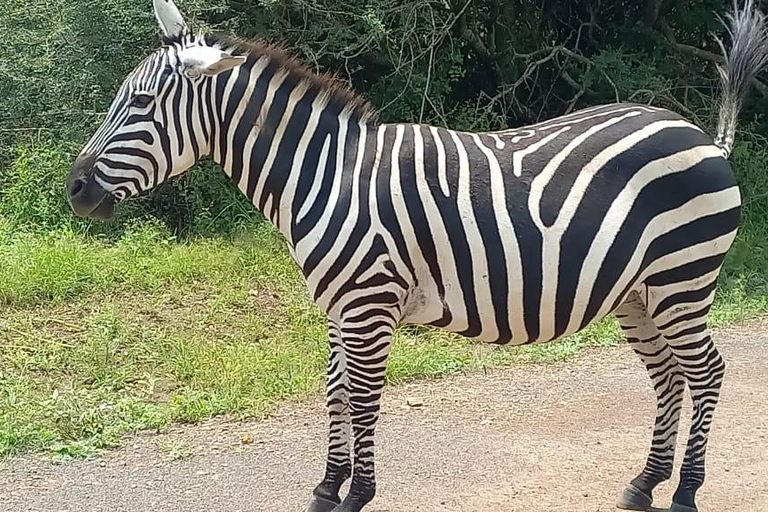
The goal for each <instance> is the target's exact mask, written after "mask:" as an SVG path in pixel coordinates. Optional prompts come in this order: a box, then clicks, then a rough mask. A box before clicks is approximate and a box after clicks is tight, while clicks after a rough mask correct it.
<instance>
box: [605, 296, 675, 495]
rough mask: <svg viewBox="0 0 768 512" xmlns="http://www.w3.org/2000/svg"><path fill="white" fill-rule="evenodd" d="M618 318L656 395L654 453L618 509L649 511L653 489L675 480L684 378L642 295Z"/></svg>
mask: <svg viewBox="0 0 768 512" xmlns="http://www.w3.org/2000/svg"><path fill="white" fill-rule="evenodd" d="M616 318H617V319H618V320H619V324H620V325H621V328H622V329H623V330H624V333H625V334H626V337H627V341H628V342H629V344H630V346H631V347H632V349H633V350H634V351H635V353H636V354H637V355H638V356H639V357H640V359H641V360H642V361H643V364H644V365H645V368H646V369H647V370H648V375H649V376H650V378H651V381H652V382H653V387H654V389H655V391H656V421H655V424H654V428H653V440H652V442H651V450H650V452H649V454H648V458H647V460H646V463H645V467H644V468H643V471H642V472H641V473H640V474H639V475H638V476H637V477H635V478H634V479H633V480H632V482H631V483H630V484H629V485H628V486H627V487H626V489H624V492H623V493H622V495H621V497H620V498H619V501H618V503H617V506H618V507H619V508H622V509H625V510H647V509H648V508H649V507H650V506H651V504H652V503H653V490H654V488H656V486H657V485H659V484H660V483H661V482H664V481H666V480H669V478H670V477H671V476H672V470H673V466H674V462H675V443H676V440H677V433H678V425H679V422H680V410H681V408H682V402H683V393H684V392H685V376H684V375H683V371H682V369H681V368H680V366H679V365H678V363H677V358H675V356H674V354H672V351H671V350H670V348H669V345H667V342H666V340H665V339H664V337H663V336H662V335H661V333H660V332H659V330H658V329H657V328H656V326H655V324H654V323H653V320H652V319H651V317H650V315H648V311H647V309H646V307H645V304H644V303H643V301H642V299H641V298H640V295H639V294H637V293H633V294H631V295H630V296H629V297H628V298H627V300H626V302H625V303H624V304H623V305H622V306H620V307H619V309H618V310H616Z"/></svg>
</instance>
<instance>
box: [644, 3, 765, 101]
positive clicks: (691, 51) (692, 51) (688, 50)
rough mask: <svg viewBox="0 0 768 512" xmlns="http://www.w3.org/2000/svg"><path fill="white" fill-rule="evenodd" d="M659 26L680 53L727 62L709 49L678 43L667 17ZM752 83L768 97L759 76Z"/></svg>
mask: <svg viewBox="0 0 768 512" xmlns="http://www.w3.org/2000/svg"><path fill="white" fill-rule="evenodd" d="M659 27H661V33H662V34H663V35H664V39H665V40H666V42H667V44H668V45H669V46H670V47H671V48H672V49H673V50H675V51H677V52H678V53H683V54H686V55H692V56H694V57H698V58H699V59H702V60H708V61H710V62H715V63H717V64H722V63H724V62H725V57H723V56H722V55H718V54H716V53H712V52H708V51H707V50H702V49H701V48H697V47H695V46H691V45H688V44H683V43H678V42H677V39H676V38H675V34H674V32H672V28H671V27H670V26H669V23H667V20H666V19H664V18H661V19H660V20H659ZM752 85H754V86H755V89H757V90H758V91H759V92H760V94H761V95H762V96H763V97H764V98H768V85H766V84H765V83H763V82H761V81H760V80H758V79H757V78H755V79H753V80H752Z"/></svg>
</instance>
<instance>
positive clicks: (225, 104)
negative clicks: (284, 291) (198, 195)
mask: <svg viewBox="0 0 768 512" xmlns="http://www.w3.org/2000/svg"><path fill="white" fill-rule="evenodd" d="M260 64H262V61H257V62H256V63H254V64H253V65H252V66H249V67H248V68H247V69H245V68H244V69H241V70H240V72H239V73H238V74H236V73H233V76H232V77H228V78H227V79H225V80H223V81H222V83H220V84H217V86H216V89H217V90H218V91H219V92H218V94H217V96H218V98H221V102H220V104H219V105H218V108H217V110H218V112H219V123H218V124H219V126H218V127H217V128H218V129H214V130H212V131H213V133H214V134H215V138H214V143H213V157H214V160H216V161H217V162H218V163H220V164H221V165H222V167H223V169H224V172H225V173H226V174H227V175H229V176H230V178H231V179H232V180H233V182H234V183H235V184H236V185H237V187H238V188H239V189H240V191H241V192H243V193H244V194H245V195H246V197H248V199H249V200H250V201H251V203H252V204H253V205H254V206H255V207H256V208H257V209H258V210H259V211H260V212H261V213H262V214H264V215H265V217H267V218H268V219H269V220H271V221H272V223H273V224H275V225H276V226H277V227H278V229H280V231H281V232H282V234H283V235H284V236H285V237H286V239H287V240H288V242H289V243H290V244H291V246H293V245H294V244H295V243H296V242H297V241H298V238H300V236H301V231H302V230H301V229H299V227H298V225H299V224H300V223H302V222H312V219H315V221H316V220H317V218H318V217H319V216H320V215H322V214H323V213H324V212H325V208H326V206H327V204H328V197H329V196H330V194H331V189H333V188H334V187H335V186H337V185H338V183H339V182H342V181H349V180H342V179H341V177H342V175H344V174H349V173H352V172H354V166H355V160H356V159H357V154H358V153H362V152H361V151H360V150H359V149H358V146H359V140H360V137H361V133H362V132H363V131H366V130H367V124H366V122H365V121H364V120H361V119H360V118H359V116H355V115H354V114H351V113H350V112H349V111H348V109H346V108H344V105H341V104H338V103H337V102H333V101H330V102H329V95H328V92H327V91H323V90H310V89H309V88H308V86H307V84H306V82H303V81H297V80H292V79H291V76H290V75H289V74H288V73H286V72H281V70H279V69H278V70H271V71H270V69H269V66H268V65H266V64H264V65H260ZM233 82H234V83H233ZM368 131H370V130H368ZM337 192H338V191H337Z"/></svg>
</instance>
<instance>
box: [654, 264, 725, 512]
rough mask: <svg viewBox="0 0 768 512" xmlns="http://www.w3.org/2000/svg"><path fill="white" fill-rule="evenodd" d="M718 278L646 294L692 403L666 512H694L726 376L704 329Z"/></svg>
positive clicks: (660, 287)
mask: <svg viewBox="0 0 768 512" xmlns="http://www.w3.org/2000/svg"><path fill="white" fill-rule="evenodd" d="M717 274H718V269H716V270H714V271H712V272H709V273H707V274H704V275H701V276H700V277H697V278H696V279H694V280H691V281H688V282H686V283H666V282H664V283H661V282H660V283H655V284H656V286H655V287H654V286H653V284H651V286H649V290H648V291H649V308H648V310H649V311H651V312H652V318H653V321H654V323H655V324H656V326H657V328H658V329H659V331H660V332H661V333H662V334H663V335H664V338H665V339H666V341H667V344H668V345H669V348H670V350H671V352H672V354H674V356H675V358H676V359H677V362H678V364H679V365H680V368H681V369H682V371H683V373H684V375H685V378H686V380H687V382H688V389H689V390H690V394H691V401H692V403H693V417H692V420H691V428H690V432H689V435H688V444H687V447H686V451H685V459H684V460H683V465H682V468H681V470H680V483H679V484H678V487H677V490H676V491H675V494H674V496H673V498H672V500H673V503H672V508H671V509H670V512H696V510H697V508H696V500H695V499H696V492H697V491H698V489H699V488H700V487H701V485H702V484H703V483H704V474H705V470H704V466H705V464H704V462H705V455H706V450H707V439H708V438H709V431H710V429H711V426H712V419H713V416H714V412H715V407H716V406H717V402H718V399H719V396H720V387H721V386H722V382H723V377H724V375H725V362H724V361H723V358H722V357H721V356H720V353H719V352H718V350H717V348H716V347H715V345H714V343H713V342H712V338H711V337H710V334H709V329H708V328H707V314H708V313H709V308H710V306H711V305H712V301H713V299H714V296H715V282H716V279H717ZM659 280H660V281H661V279H659Z"/></svg>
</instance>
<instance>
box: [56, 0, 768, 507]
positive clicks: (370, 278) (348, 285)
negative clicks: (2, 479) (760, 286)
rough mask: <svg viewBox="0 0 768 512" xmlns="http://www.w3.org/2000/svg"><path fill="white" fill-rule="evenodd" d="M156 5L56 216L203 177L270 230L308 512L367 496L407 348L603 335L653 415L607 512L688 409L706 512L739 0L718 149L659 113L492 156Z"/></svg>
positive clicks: (633, 107) (665, 475) (666, 447)
mask: <svg viewBox="0 0 768 512" xmlns="http://www.w3.org/2000/svg"><path fill="white" fill-rule="evenodd" d="M153 2H154V10H155V15H156V17H157V20H158V22H159V25H160V28H161V29H162V32H163V40H162V41H163V43H162V46H161V48H160V49H158V50H157V51H155V52H154V53H153V54H151V55H150V56H149V57H147V58H146V60H144V61H143V62H142V63H141V64H140V65H139V66H138V67H137V68H136V69H135V70H134V71H133V72H132V73H131V74H130V75H129V76H128V77H127V79H126V80H125V82H124V83H123V85H122V86H121V87H120V89H119V91H118V93H117V96H116V98H115V99H114V101H113V103H112V105H111V107H110V109H109V111H108V113H107V115H106V118H105V120H104V122H103V124H102V125H101V126H100V128H98V130H97V131H96V133H95V134H94V135H93V137H92V138H91V139H90V141H89V142H87V144H86V145H85V146H84V148H83V150H82V152H81V153H80V155H79V156H78V157H77V158H76V160H75V162H74V164H73V167H72V169H71V171H70V174H69V176H68V178H67V181H66V189H67V194H68V199H69V202H70V205H71V207H72V209H73V211H74V212H75V214H77V215H79V216H83V217H90V218H95V219H104V218H109V217H111V216H112V215H113V214H114V208H115V205H116V204H117V203H119V202H120V201H123V200H125V199H127V198H129V197H132V196H136V195H138V194H141V193H144V192H147V191H149V190H151V189H154V188H155V187H157V186H158V185H160V184H161V183H163V182H165V181H167V180H169V179H171V178H173V177H175V176H178V175H180V174H182V173H183V172H185V171H186V170H187V169H189V168H190V167H191V166H192V165H193V164H194V163H195V162H197V161H198V160H199V159H201V158H203V157H211V158H212V159H213V160H215V161H216V162H217V163H219V164H220V165H221V166H222V168H223V170H224V172H225V173H226V174H227V175H229V176H230V177H231V178H232V180H233V181H234V183H235V184H236V185H237V186H238V188H239V189H240V190H241V191H242V192H243V193H244V194H245V195H246V196H247V197H248V198H249V199H250V200H251V202H252V203H253V205H254V206H255V207H256V208H257V209H258V210H260V211H261V212H262V213H263V214H264V215H265V217H266V218H268V219H269V220H270V221H271V222H272V223H273V224H274V225H275V226H276V227H277V229H279V230H280V232H281V233H282V234H283V236H284V237H285V239H286V241H287V246H288V249H289V251H290V253H291V255H292V257H293V258H294V260H295V261H296V262H297V264H298V267H299V268H300V269H301V271H302V273H303V275H304V277H305V279H306V283H307V287H308V290H309V293H310V294H311V296H312V297H313V299H314V301H315V302H316V304H317V305H318V307H319V308H320V309H321V310H322V311H323V312H324V313H325V314H326V316H327V320H328V342H329V345H330V355H329V365H328V374H327V409H328V416H329V420H328V423H329V427H328V430H329V437H328V452H327V460H326V468H325V474H324V476H323V478H322V480H321V482H320V483H319V484H318V485H317V487H315V489H314V491H313V493H312V496H311V500H310V502H309V505H308V507H307V509H306V510H307V511H308V512H330V511H333V512H359V511H360V510H361V509H362V508H363V507H364V506H366V505H367V504H368V503H369V502H370V501H371V500H372V499H373V497H374V495H375V490H376V483H375V471H374V432H375V428H376V424H377V420H378V417H379V401H380V397H381V394H382V389H383V387H384V384H385V369H386V363H387V357H388V354H389V352H390V347H391V342H392V336H393V332H394V330H395V328H396V327H397V326H398V325H400V324H418V325H427V326H434V327H438V328H442V329H446V330H449V331H452V332H455V333H459V334H461V335H463V336H466V337H470V338H475V339H478V340H480V341H484V342H489V343H496V344H511V345H522V344H527V343H534V342H548V341H552V340H556V339H559V338H562V337H564V336H567V335H570V334H573V333H575V332H577V331H580V330H582V329H584V328H585V327H587V326H588V325H590V324H592V323H593V322H595V321H597V320H599V319H601V318H603V317H605V316H607V315H609V314H611V313H613V314H615V316H616V317H617V318H618V322H619V324H620V325H621V327H622V329H623V330H624V332H625V334H626V338H627V340H628V342H629V344H630V346H631V347H632V349H634V351H635V352H636V353H637V354H638V356H639V357H640V359H641V360H642V362H643V363H644V364H645V366H646V367H647V370H648V373H649V374H650V378H651V380H652V382H653V386H654V388H655V392H656V398H657V413H656V419H655V425H654V430H653V436H652V442H651V448H650V452H649V455H648V457H647V461H646V463H645V466H644V468H643V469H642V471H641V472H640V473H639V475H638V476H637V477H636V478H634V479H633V480H632V481H631V483H629V484H628V486H627V487H626V488H625V489H624V490H623V492H622V493H621V495H620V498H619V501H618V506H619V507H620V508H624V509H628V510H647V509H648V508H649V507H650V506H651V504H652V500H653V494H652V493H653V490H654V488H655V487H656V486H657V485H658V484H659V483H661V482H663V481H665V480H667V479H669V478H671V476H672V473H673V462H674V453H675V444H676V437H677V434H678V424H679V418H680V413H681V407H682V401H683V394H684V391H685V388H686V386H687V387H688V389H689V390H690V393H691V396H692V400H693V416H692V425H691V428H690V433H689V437H688V444H687V448H686V451H685V456H684V461H683V464H682V468H681V471H680V482H679V486H678V487H677V489H676V491H675V493H674V496H673V504H672V508H671V510H672V511H674V512H695V511H696V510H697V506H696V503H695V497H696V493H697V491H698V489H699V488H700V487H701V486H702V483H703V481H704V475H705V463H704V461H705V452H706V446H707V439H708V434H709V431H710V428H711V425H712V419H713V414H714V411H715V407H716V404H717V401H718V396H719V390H720V388H721V384H722V381H723V377H724V374H725V363H724V361H723V358H722V357H721V356H720V354H719V352H718V350H717V348H716V347H715V345H714V344H713V342H712V339H711V337H710V334H709V331H708V327H707V315H708V312H709V309H710V306H711V304H712V301H713V297H714V294H715V286H716V281H717V279H718V275H719V272H720V268H721V265H722V263H723V260H724V257H725V255H726V253H727V251H728V250H729V248H730V246H731V244H732V242H733V240H734V237H735V235H736V232H737V229H738V225H739V215H740V205H741V198H740V192H739V188H738V186H737V183H736V180H735V177H734V174H733V172H732V170H731V167H730V164H729V163H728V160H727V159H728V157H729V155H730V153H731V150H732V147H733V143H734V134H735V131H736V119H737V116H738V113H739V110H740V107H741V103H742V100H743V97H744V96H745V94H746V93H747V91H748V88H749V84H750V82H751V80H753V79H754V77H755V76H756V75H757V73H758V72H760V71H761V70H762V69H763V68H764V67H765V65H766V63H767V62H768V30H766V23H765V22H766V19H765V16H764V15H763V14H762V13H761V12H760V11H759V10H758V9H757V8H756V7H755V6H754V5H753V2H752V0H746V2H745V4H744V5H743V6H742V7H741V8H739V6H738V5H736V4H734V6H733V10H732V11H731V12H730V13H729V14H728V15H727V16H726V20H725V21H724V24H725V25H726V27H727V29H728V31H729V33H730V37H731V39H732V48H731V50H730V52H728V51H726V50H725V48H724V47H723V44H722V43H720V46H721V49H722V51H723V53H724V61H723V64H722V65H721V66H720V67H719V72H720V80H721V83H722V92H723V96H722V102H721V106H720V116H719V123H718V128H717V135H716V137H715V138H714V140H713V138H712V137H710V136H709V135H707V134H706V133H705V132H704V131H703V130H702V129H700V128H699V127H697V126H695V125H693V124H691V123H690V122H688V121H686V120H685V119H684V118H682V117H681V116H679V115H677V114H675V113H673V112H670V111H668V110H665V109H662V108H658V107H654V106H648V105H640V104H625V103H617V104H610V105H599V106H594V107H591V108H586V109H583V110H579V111H577V112H574V113H571V114H569V115H565V116H562V117H558V118H555V119H550V120H547V121H544V122H541V123H538V124H535V125H531V126H526V127H522V128H515V129H511V130H506V131H500V132H492V133H465V132H458V131H454V130H450V129H446V128H442V127H436V126H427V125H419V124H406V123H401V124H383V123H380V122H379V121H378V120H377V117H376V112H375V110H374V109H373V108H372V107H371V106H370V105H369V104H368V103H367V102H366V101H365V100H363V99H361V97H360V96H358V95H356V94H354V93H353V92H351V90H350V89H349V88H347V86H345V85H344V84H343V83H341V82H339V81H337V80H335V79H333V78H332V77H329V76H319V75H316V74H314V73H313V72H311V71H310V70H309V69H308V68H307V67H306V66H304V65H302V64H301V63H299V62H297V61H296V60H294V59H293V58H291V57H288V56H286V54H285V53H283V52H282V51H281V50H279V49H278V48H277V47H275V46H270V45H269V44H266V43H257V42H249V41H244V40H240V39H233V38H230V37H228V36H223V35H215V34H201V33H196V32H193V31H192V30H190V29H189V27H188V25H187V23H186V22H185V21H184V19H183V17H182V15H181V13H180V12H179V10H178V8H177V7H176V5H175V4H174V3H173V1H172V0H153ZM718 42H719V41H718ZM350 478H351V483H350V487H349V491H348V493H347V494H346V496H345V497H344V499H343V500H342V499H341V497H340V488H341V486H342V485H343V484H344V483H345V482H346V481H347V480H349V479H350Z"/></svg>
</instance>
